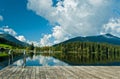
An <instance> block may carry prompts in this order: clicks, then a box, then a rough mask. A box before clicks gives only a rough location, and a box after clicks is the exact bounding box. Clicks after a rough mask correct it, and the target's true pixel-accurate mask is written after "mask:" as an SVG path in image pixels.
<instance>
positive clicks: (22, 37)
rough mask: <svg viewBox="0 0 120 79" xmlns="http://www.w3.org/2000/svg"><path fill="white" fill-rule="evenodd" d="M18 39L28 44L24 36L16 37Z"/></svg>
mask: <svg viewBox="0 0 120 79" xmlns="http://www.w3.org/2000/svg"><path fill="white" fill-rule="evenodd" d="M16 38H17V39H18V40H20V41H22V42H26V39H25V37H24V36H23V35H20V36H16Z"/></svg>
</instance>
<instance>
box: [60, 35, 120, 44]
mask: <svg viewBox="0 0 120 79" xmlns="http://www.w3.org/2000/svg"><path fill="white" fill-rule="evenodd" d="M75 41H80V42H98V43H109V44H114V45H120V38H118V37H116V36H114V35H112V34H104V35H98V36H87V37H76V38H72V39H69V40H67V41H64V42H62V43H68V42H75Z"/></svg>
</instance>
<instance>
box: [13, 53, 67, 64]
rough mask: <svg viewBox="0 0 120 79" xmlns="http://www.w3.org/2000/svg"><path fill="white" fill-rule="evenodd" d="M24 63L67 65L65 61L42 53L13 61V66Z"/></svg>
mask: <svg viewBox="0 0 120 79" xmlns="http://www.w3.org/2000/svg"><path fill="white" fill-rule="evenodd" d="M24 64H25V65H26V66H68V64H67V63H65V62H63V61H61V60H58V59H56V58H54V57H51V56H42V55H33V56H32V57H30V56H28V57H26V58H25V59H24V58H22V59H20V60H18V61H16V62H14V63H13V65H14V66H22V65H24Z"/></svg>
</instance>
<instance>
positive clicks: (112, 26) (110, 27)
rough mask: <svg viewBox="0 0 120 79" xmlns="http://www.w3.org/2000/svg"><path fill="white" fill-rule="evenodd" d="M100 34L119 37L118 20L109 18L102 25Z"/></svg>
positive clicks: (119, 27)
mask: <svg viewBox="0 0 120 79" xmlns="http://www.w3.org/2000/svg"><path fill="white" fill-rule="evenodd" d="M101 33H111V34H114V35H116V36H119V37H120V18H111V19H110V20H109V22H108V23H107V24H105V25H103V29H102V32H101Z"/></svg>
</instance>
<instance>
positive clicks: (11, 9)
mask: <svg viewBox="0 0 120 79" xmlns="http://www.w3.org/2000/svg"><path fill="white" fill-rule="evenodd" d="M0 15H2V16H3V18H4V20H3V21H2V22H0V27H2V26H9V27H10V28H12V29H14V30H15V31H16V32H17V33H18V34H19V35H24V36H25V37H26V39H29V40H35V41H38V40H40V38H41V36H42V35H43V34H46V33H50V32H51V31H50V30H49V29H51V25H50V24H49V22H48V21H47V20H46V19H45V18H42V17H40V16H38V15H36V14H35V13H34V12H32V11H29V10H28V9H27V0H0ZM33 36H34V37H33Z"/></svg>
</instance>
